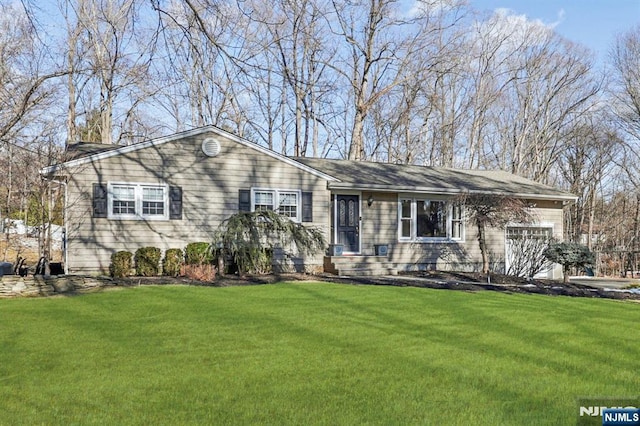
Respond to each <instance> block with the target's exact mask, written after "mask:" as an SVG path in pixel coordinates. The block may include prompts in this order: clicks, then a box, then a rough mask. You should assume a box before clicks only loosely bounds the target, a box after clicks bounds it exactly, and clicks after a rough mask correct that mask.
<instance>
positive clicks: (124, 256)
mask: <svg viewBox="0 0 640 426" xmlns="http://www.w3.org/2000/svg"><path fill="white" fill-rule="evenodd" d="M132 257H133V254H132V253H131V252H130V251H124V250H123V251H117V252H115V253H113V254H112V255H111V264H110V265H109V275H111V276H112V277H113V278H123V277H128V276H129V275H131V269H132V267H133V260H132Z"/></svg>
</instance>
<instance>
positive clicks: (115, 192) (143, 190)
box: [108, 183, 169, 220]
mask: <svg viewBox="0 0 640 426" xmlns="http://www.w3.org/2000/svg"><path fill="white" fill-rule="evenodd" d="M168 204H169V203H168V187H167V186H166V185H154V184H139V183H110V184H109V187H108V206H109V207H108V208H109V213H108V217H109V218H110V219H145V220H168V219H169V214H168V210H169V209H168Z"/></svg>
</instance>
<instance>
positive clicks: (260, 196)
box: [251, 189, 302, 222]
mask: <svg viewBox="0 0 640 426" xmlns="http://www.w3.org/2000/svg"><path fill="white" fill-rule="evenodd" d="M300 200H301V193H300V191H297V190H282V189H252V190H251V210H252V211H257V210H272V211H276V212H278V213H279V214H281V215H283V216H286V217H288V218H290V219H291V220H293V221H295V222H300V221H301V213H302V209H301V202H300Z"/></svg>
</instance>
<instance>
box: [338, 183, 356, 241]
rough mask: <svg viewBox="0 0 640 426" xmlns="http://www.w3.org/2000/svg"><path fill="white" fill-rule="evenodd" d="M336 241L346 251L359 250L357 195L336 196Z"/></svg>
mask: <svg viewBox="0 0 640 426" xmlns="http://www.w3.org/2000/svg"><path fill="white" fill-rule="evenodd" d="M336 203H337V208H336V234H337V238H338V240H337V243H338V244H342V245H343V250H344V251H346V252H352V253H357V252H359V251H360V197H359V196H358V195H337V196H336Z"/></svg>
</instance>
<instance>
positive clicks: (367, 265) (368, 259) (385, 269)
mask: <svg viewBox="0 0 640 426" xmlns="http://www.w3.org/2000/svg"><path fill="white" fill-rule="evenodd" d="M324 270H325V272H328V273H331V274H337V275H343V276H347V275H350V276H375V275H397V274H398V270H397V268H396V265H395V264H394V263H393V262H390V261H389V259H388V258H387V257H386V256H326V257H325V258H324Z"/></svg>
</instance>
